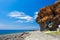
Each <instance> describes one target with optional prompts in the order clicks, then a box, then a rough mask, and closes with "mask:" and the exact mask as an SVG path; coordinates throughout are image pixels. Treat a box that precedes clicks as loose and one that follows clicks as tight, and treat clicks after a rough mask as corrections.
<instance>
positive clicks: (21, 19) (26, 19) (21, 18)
mask: <svg viewBox="0 0 60 40" xmlns="http://www.w3.org/2000/svg"><path fill="white" fill-rule="evenodd" d="M8 16H9V17H11V18H16V19H19V20H18V21H17V22H21V23H22V22H32V21H33V17H31V16H29V15H26V14H25V13H24V12H19V11H13V12H10V13H9V14H8Z"/></svg>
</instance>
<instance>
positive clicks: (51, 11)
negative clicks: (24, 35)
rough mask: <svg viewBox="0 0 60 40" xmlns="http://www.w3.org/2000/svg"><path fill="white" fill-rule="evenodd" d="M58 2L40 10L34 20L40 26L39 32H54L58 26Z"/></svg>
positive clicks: (59, 14) (59, 10) (59, 16)
mask: <svg viewBox="0 0 60 40" xmlns="http://www.w3.org/2000/svg"><path fill="white" fill-rule="evenodd" d="M59 5H60V2H55V3H54V4H53V5H51V6H46V7H45V8H41V9H40V12H39V13H38V17H37V18H36V22H37V23H38V24H39V25H40V31H44V30H50V31H55V30H57V28H58V25H59V24H60V6H59Z"/></svg>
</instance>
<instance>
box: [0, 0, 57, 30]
mask: <svg viewBox="0 0 60 40" xmlns="http://www.w3.org/2000/svg"><path fill="white" fill-rule="evenodd" d="M55 1H56V0H0V30H31V29H36V30H37V29H39V25H38V24H37V23H36V22H35V19H36V16H37V13H38V12H39V10H40V8H43V7H45V6H48V5H52V4H53V3H54V2H55Z"/></svg>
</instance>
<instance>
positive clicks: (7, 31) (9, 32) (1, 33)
mask: <svg viewBox="0 0 60 40" xmlns="http://www.w3.org/2000/svg"><path fill="white" fill-rule="evenodd" d="M29 31H32V30H0V35H3V34H12V33H23V32H29Z"/></svg>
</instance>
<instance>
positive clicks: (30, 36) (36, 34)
mask: <svg viewBox="0 0 60 40" xmlns="http://www.w3.org/2000/svg"><path fill="white" fill-rule="evenodd" d="M0 40H60V35H53V34H45V33H44V32H40V31H30V32H23V33H13V34H6V35H1V36H0Z"/></svg>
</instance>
